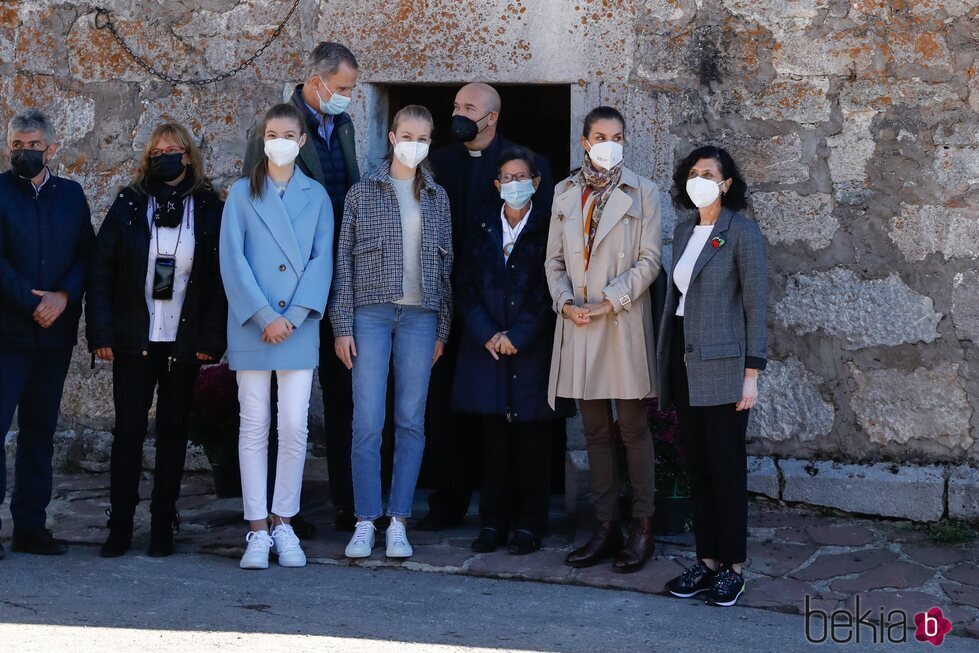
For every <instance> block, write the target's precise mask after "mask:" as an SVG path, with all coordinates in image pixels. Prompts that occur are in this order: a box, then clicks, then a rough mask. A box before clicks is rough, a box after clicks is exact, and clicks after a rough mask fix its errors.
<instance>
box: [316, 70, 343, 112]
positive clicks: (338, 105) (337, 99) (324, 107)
mask: <svg viewBox="0 0 979 653" xmlns="http://www.w3.org/2000/svg"><path fill="white" fill-rule="evenodd" d="M316 77H317V78H318V79H319V80H320V81H321V82H323V86H326V90H328V91H330V87H329V86H328V85H327V83H326V80H324V79H323V78H322V77H320V76H319V75H317V76H316ZM316 97H317V99H319V101H320V111H321V112H323V113H325V114H327V115H328V116H338V115H340V114H341V113H343V112H344V111H346V110H347V107H349V106H350V102H351V98H348V97H347V96H346V95H340V94H339V93H334V92H333V91H330V101H329V102H324V101H323V98H322V96H321V95H320V92H319V91H316Z"/></svg>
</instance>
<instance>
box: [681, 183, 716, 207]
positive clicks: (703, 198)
mask: <svg viewBox="0 0 979 653" xmlns="http://www.w3.org/2000/svg"><path fill="white" fill-rule="evenodd" d="M720 195H721V187H720V185H719V184H718V183H717V182H715V181H711V180H710V179H704V178H703V177H694V178H693V179H688V180H687V196H688V197H690V201H691V202H693V205H694V206H696V207H697V208H698V209H702V208H704V207H705V206H710V205H711V204H713V203H714V201H715V200H716V199H717V198H718V197H720Z"/></svg>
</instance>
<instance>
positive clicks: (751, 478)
mask: <svg viewBox="0 0 979 653" xmlns="http://www.w3.org/2000/svg"><path fill="white" fill-rule="evenodd" d="M748 492H754V493H755V494H764V495H765V496H766V497H771V498H772V499H778V498H779V486H778V469H776V467H775V462H774V461H773V460H772V459H771V458H767V457H765V458H763V457H759V456H748Z"/></svg>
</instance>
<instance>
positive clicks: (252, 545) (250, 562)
mask: <svg viewBox="0 0 979 653" xmlns="http://www.w3.org/2000/svg"><path fill="white" fill-rule="evenodd" d="M245 542H247V543H248V546H247V547H246V548H245V555H243V556H241V562H239V563H238V566H239V567H241V568H242V569H268V568H269V551H270V550H271V549H272V538H271V537H269V533H268V531H250V532H249V533H248V535H246V536H245Z"/></svg>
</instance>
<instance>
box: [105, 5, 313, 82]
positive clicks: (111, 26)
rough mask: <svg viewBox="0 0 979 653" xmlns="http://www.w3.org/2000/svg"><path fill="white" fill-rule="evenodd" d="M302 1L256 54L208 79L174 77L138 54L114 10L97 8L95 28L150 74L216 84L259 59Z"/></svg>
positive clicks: (169, 79) (292, 9)
mask: <svg viewBox="0 0 979 653" xmlns="http://www.w3.org/2000/svg"><path fill="white" fill-rule="evenodd" d="M300 2H302V0H295V1H294V2H293V3H292V7H291V8H290V9H289V13H287V14H286V17H285V18H284V19H283V20H282V22H281V23H279V26H278V27H276V28H275V31H274V32H272V35H271V36H269V37H268V38H267V39H266V40H265V43H263V44H262V47H260V48H259V49H258V50H256V51H255V52H254V54H252V56H250V57H248V58H247V59H245V60H244V61H242V62H241V63H240V64H238V65H237V66H235V67H234V68H232V69H231V70H229V71H227V72H224V73H221V74H220V75H217V76H215V77H209V78H207V79H180V78H178V77H173V76H171V75H168V74H167V73H165V72H163V71H161V70H159V69H158V68H156V67H155V66H154V65H153V64H152V63H150V62H148V61H147V60H146V59H144V58H143V57H141V56H140V55H138V54H137V53H136V52H135V51H134V50H133V49H132V48H131V47H130V46H129V44H128V43H126V40H125V39H124V38H122V35H120V34H119V32H118V30H117V29H116V25H115V23H113V22H112V12H111V11H109V10H108V9H96V10H95V28H96V29H100V30H102V29H104V30H108V31H109V33H110V34H112V36H113V38H115V40H116V42H117V43H119V47H121V48H122V49H123V50H125V51H126V53H127V54H128V55H129V56H130V57H131V58H132V60H133V61H134V62H135V63H136V65H137V66H139V67H140V68H142V69H143V70H145V71H146V72H147V73H149V74H150V75H153V76H154V77H158V78H160V79H162V80H163V81H165V82H169V83H171V84H185V85H187V86H207V85H208V84H215V83H217V82H223V81H224V80H226V79H231V78H232V77H234V76H235V75H237V74H238V73H240V72H241V71H242V70H244V69H245V68H248V67H249V66H251V65H252V64H253V63H255V61H257V60H258V58H259V57H261V56H262V55H263V54H265V51H266V50H267V49H268V48H269V46H271V45H272V43H274V42H275V40H276V39H277V38H279V35H280V34H282V30H284V29H285V27H286V24H288V22H289V20H290V19H291V18H292V15H293V14H294V13H296V9H298V8H299V3H300Z"/></svg>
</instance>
